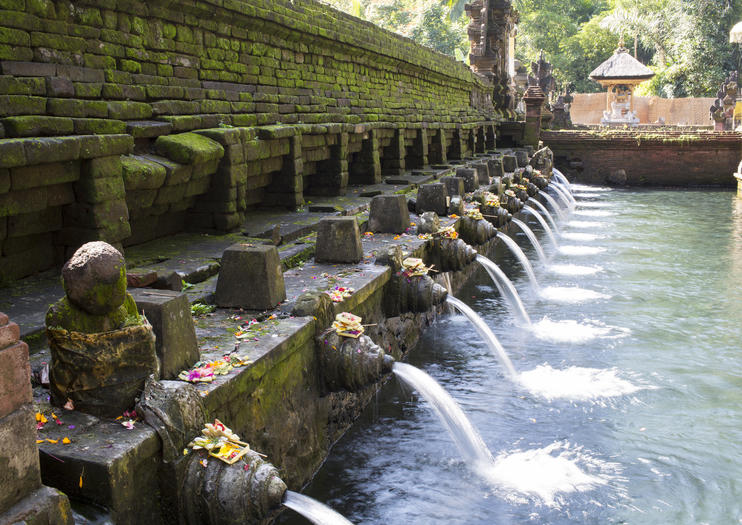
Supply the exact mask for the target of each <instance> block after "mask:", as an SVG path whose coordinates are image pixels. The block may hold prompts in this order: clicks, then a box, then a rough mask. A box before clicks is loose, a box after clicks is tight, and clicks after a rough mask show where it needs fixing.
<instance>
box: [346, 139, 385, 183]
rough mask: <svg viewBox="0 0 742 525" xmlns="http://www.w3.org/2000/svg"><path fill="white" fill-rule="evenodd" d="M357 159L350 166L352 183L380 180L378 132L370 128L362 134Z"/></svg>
mask: <svg viewBox="0 0 742 525" xmlns="http://www.w3.org/2000/svg"><path fill="white" fill-rule="evenodd" d="M358 157H359V158H358V160H357V161H356V162H354V163H353V164H352V165H351V166H350V167H349V170H350V175H349V177H350V180H351V182H352V183H353V184H379V183H380V182H381V157H380V156H379V134H378V132H377V131H376V130H375V129H370V130H368V132H367V133H366V134H365V135H364V138H363V141H362V143H361V151H360V153H359V154H358Z"/></svg>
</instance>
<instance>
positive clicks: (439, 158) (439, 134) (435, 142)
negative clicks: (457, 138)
mask: <svg viewBox="0 0 742 525" xmlns="http://www.w3.org/2000/svg"><path fill="white" fill-rule="evenodd" d="M431 139H432V140H431V144H430V148H428V158H429V160H430V163H431V164H438V165H441V164H446V163H447V162H448V155H447V154H446V150H447V149H448V145H447V144H446V131H445V130H444V129H443V128H438V129H437V130H435V133H434V134H433V136H432V137H431Z"/></svg>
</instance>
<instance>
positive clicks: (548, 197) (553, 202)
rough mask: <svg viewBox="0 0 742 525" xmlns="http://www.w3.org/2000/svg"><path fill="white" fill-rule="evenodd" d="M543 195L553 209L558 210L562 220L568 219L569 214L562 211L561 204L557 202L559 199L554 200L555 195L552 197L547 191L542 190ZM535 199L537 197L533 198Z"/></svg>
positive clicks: (557, 212)
mask: <svg viewBox="0 0 742 525" xmlns="http://www.w3.org/2000/svg"><path fill="white" fill-rule="evenodd" d="M541 195H543V196H544V199H546V202H548V203H549V205H550V206H551V207H552V209H553V210H554V211H555V212H556V214H557V215H558V216H559V218H560V219H561V220H564V219H566V217H567V216H566V215H564V212H563V211H562V208H561V206H559V204H558V203H557V201H556V200H554V197H552V196H551V195H549V194H548V193H546V192H545V191H542V192H541ZM533 200H534V201H535V200H536V199H533Z"/></svg>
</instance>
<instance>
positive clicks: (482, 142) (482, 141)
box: [474, 126, 487, 153]
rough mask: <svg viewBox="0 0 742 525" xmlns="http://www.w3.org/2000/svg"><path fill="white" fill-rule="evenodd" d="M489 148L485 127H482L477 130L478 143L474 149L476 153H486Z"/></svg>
mask: <svg viewBox="0 0 742 525" xmlns="http://www.w3.org/2000/svg"><path fill="white" fill-rule="evenodd" d="M486 148H487V141H486V138H485V127H484V126H481V127H479V128H477V142H476V145H475V148H474V152H475V153H484V152H485V150H486Z"/></svg>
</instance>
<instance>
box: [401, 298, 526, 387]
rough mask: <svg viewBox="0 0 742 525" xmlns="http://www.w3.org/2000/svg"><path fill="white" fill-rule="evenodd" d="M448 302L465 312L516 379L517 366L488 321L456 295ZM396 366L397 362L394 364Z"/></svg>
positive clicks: (510, 374)
mask: <svg viewBox="0 0 742 525" xmlns="http://www.w3.org/2000/svg"><path fill="white" fill-rule="evenodd" d="M446 302H447V303H448V304H450V305H451V306H453V307H454V308H456V309H457V310H458V311H459V312H461V313H462V314H464V316H466V318H467V319H469V321H471V324H472V325H473V326H474V329H475V330H476V331H477V332H479V335H481V336H482V339H484V340H485V342H486V343H487V344H488V345H489V347H490V350H492V353H493V354H495V357H497V359H499V361H500V363H501V364H502V366H504V367H505V370H506V371H507V373H508V377H509V378H510V379H511V380H513V381H515V380H516V378H517V377H518V373H517V372H516V371H515V367H514V366H513V362H512V361H510V358H509V357H508V354H507V353H506V352H505V349H504V348H503V347H502V345H501V344H500V341H498V340H497V337H496V336H495V334H493V333H492V330H490V327H489V326H487V323H485V322H484V319H482V318H481V317H479V316H478V315H477V313H476V312H475V311H474V310H472V309H471V308H470V307H469V306H468V305H467V304H466V303H464V302H462V301H460V300H458V299H456V298H455V297H452V296H450V295H449V296H448V299H446ZM394 366H395V367H396V366H397V364H395V365H394ZM392 371H393V372H394V371H395V369H394V368H392Z"/></svg>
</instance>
